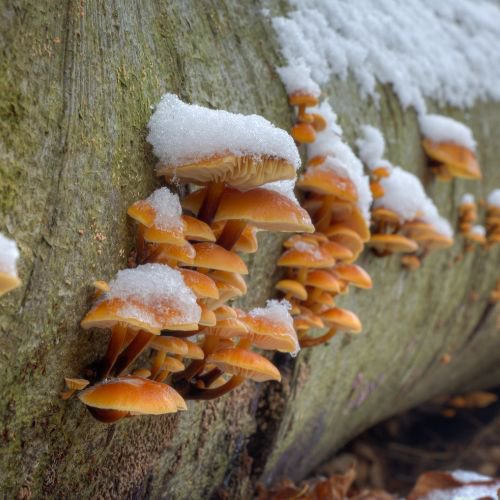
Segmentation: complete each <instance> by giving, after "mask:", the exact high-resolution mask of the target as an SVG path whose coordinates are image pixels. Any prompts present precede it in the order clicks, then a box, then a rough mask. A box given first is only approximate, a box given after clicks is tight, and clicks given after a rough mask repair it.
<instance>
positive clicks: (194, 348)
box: [182, 339, 205, 359]
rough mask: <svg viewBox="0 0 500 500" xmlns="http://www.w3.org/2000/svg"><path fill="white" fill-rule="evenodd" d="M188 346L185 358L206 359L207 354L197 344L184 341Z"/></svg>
mask: <svg viewBox="0 0 500 500" xmlns="http://www.w3.org/2000/svg"><path fill="white" fill-rule="evenodd" d="M182 340H184V343H185V344H186V346H187V349H188V351H187V353H186V354H184V355H183V356H184V357H185V358H188V359H203V358H204V357H205V353H204V352H203V349H202V348H201V347H200V346H199V345H198V344H197V343H196V342H192V341H191V340H188V339H182Z"/></svg>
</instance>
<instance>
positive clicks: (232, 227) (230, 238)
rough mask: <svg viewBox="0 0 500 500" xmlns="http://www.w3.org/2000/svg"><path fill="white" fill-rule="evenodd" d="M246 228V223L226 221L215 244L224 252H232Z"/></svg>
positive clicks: (236, 220)
mask: <svg viewBox="0 0 500 500" xmlns="http://www.w3.org/2000/svg"><path fill="white" fill-rule="evenodd" d="M246 226H247V223H246V222H245V221H243V220H240V219H234V220H228V221H227V222H226V225H225V226H224V229H223V230H222V233H221V234H220V236H219V238H218V239H217V244H218V245H220V246H221V247H223V248H225V249H226V250H232V248H233V247H234V245H236V242H237V241H238V239H239V238H240V236H241V234H242V233H243V231H244V230H245V227H246Z"/></svg>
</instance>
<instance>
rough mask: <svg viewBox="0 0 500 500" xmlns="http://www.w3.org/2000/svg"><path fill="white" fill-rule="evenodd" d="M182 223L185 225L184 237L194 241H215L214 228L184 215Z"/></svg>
mask: <svg viewBox="0 0 500 500" xmlns="http://www.w3.org/2000/svg"><path fill="white" fill-rule="evenodd" d="M182 222H183V224H184V236H185V237H186V238H189V239H190V240H193V241H215V235H214V232H213V231H212V228H211V227H210V226H209V225H208V224H205V222H203V221H201V220H199V219H196V218H195V217H191V216H190V215H183V216H182Z"/></svg>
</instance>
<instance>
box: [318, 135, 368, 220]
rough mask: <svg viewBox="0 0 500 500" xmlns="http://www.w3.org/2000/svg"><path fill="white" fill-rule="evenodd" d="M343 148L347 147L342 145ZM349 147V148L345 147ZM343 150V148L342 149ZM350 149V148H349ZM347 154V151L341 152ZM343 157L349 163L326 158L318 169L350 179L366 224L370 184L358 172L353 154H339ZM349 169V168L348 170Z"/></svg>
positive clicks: (356, 160)
mask: <svg viewBox="0 0 500 500" xmlns="http://www.w3.org/2000/svg"><path fill="white" fill-rule="evenodd" d="M344 146H347V145H346V144H344ZM347 147H349V146H347ZM342 149H344V148H342ZM349 149H350V148H349ZM344 152H347V151H343V153H344ZM342 156H343V157H344V158H345V159H346V160H348V162H349V163H345V162H343V161H342V160H341V159H340V158H339V156H337V157H335V158H334V157H331V156H327V157H326V159H325V161H324V162H323V163H322V164H321V165H319V166H318V167H314V168H318V169H321V170H332V171H334V172H335V173H336V174H338V175H340V176H341V177H346V178H348V179H350V180H351V181H352V182H353V184H354V185H355V186H356V192H357V194H358V201H357V202H356V203H357V206H358V208H359V209H360V211H361V213H362V214H363V217H364V219H365V220H366V222H369V221H370V205H371V202H372V199H373V198H372V193H371V190H370V183H369V180H368V177H367V176H366V175H363V173H362V170H361V172H360V171H359V168H358V165H357V163H359V160H358V159H357V158H356V157H355V156H354V153H352V151H351V152H350V154H341V155H340V157H342ZM359 165H361V163H359ZM349 167H351V168H349ZM361 168H362V167H361Z"/></svg>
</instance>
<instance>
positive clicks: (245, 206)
mask: <svg viewBox="0 0 500 500" xmlns="http://www.w3.org/2000/svg"><path fill="white" fill-rule="evenodd" d="M222 220H244V221H246V222H249V223H251V224H252V225H253V226H255V227H257V228H258V229H264V230H267V231H289V232H291V231H300V232H314V226H313V225H312V223H311V218H310V217H309V214H308V213H307V212H306V211H305V210H304V209H303V208H301V207H300V206H299V205H297V204H296V203H294V202H293V201H292V200H291V199H290V198H288V197H287V196H285V195H283V194H281V193H278V192H276V191H273V190H271V189H265V188H257V189H251V190H249V191H245V192H241V191H238V190H237V189H231V188H227V189H225V190H224V194H223V195H222V198H221V200H220V204H219V208H218V210H217V213H216V215H215V218H214V221H215V222H217V221H222Z"/></svg>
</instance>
